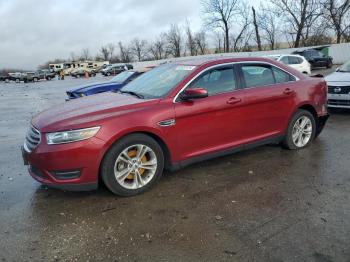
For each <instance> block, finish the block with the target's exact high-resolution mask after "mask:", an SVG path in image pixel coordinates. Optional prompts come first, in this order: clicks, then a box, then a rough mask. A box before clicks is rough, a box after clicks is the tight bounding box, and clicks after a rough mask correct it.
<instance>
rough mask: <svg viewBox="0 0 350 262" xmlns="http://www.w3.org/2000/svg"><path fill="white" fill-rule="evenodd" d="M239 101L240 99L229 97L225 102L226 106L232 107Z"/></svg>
mask: <svg viewBox="0 0 350 262" xmlns="http://www.w3.org/2000/svg"><path fill="white" fill-rule="evenodd" d="M241 101H242V99H240V98H236V97H231V98H230V99H229V100H227V104H229V105H234V104H237V103H239V102H241Z"/></svg>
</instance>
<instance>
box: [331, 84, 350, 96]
mask: <svg viewBox="0 0 350 262" xmlns="http://www.w3.org/2000/svg"><path fill="white" fill-rule="evenodd" d="M328 93H329V94H350V86H328Z"/></svg>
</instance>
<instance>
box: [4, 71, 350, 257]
mask: <svg viewBox="0 0 350 262" xmlns="http://www.w3.org/2000/svg"><path fill="white" fill-rule="evenodd" d="M94 81H101V77H97V78H91V79H89V80H86V79H78V80H75V79H68V80H65V81H57V80H56V81H51V82H41V83H29V84H23V83H21V84H14V83H11V84H3V83H1V84H0V110H1V117H0V130H1V133H0V147H1V151H0V261H99V260H100V261H319V262H330V261H334V262H335V261H337V262H338V261H340V262H342V261H344V262H349V261H350V199H349V198H350V174H349V173H350V171H349V169H350V157H349V152H350V136H349V131H350V112H349V111H339V112H335V113H334V114H332V116H331V118H330V120H329V122H328V125H327V126H326V128H325V130H324V132H323V133H322V134H321V136H320V137H319V138H318V139H317V140H316V141H315V142H314V143H313V145H312V146H311V147H309V148H307V149H305V150H301V151H287V150H284V149H282V148H280V147H278V146H264V147H260V148H256V149H253V150H249V151H245V152H241V153H237V154H233V155H230V156H227V157H223V158H218V159H214V160H211V161H206V162H203V163H199V164H195V165H192V166H189V167H187V168H185V169H182V170H180V171H177V172H174V173H166V174H165V175H164V176H163V178H162V179H161V181H160V182H159V183H158V184H157V185H156V186H155V187H154V188H153V189H152V190H151V191H149V192H147V193H145V194H143V195H140V196H136V197H132V198H120V197H116V196H114V195H112V194H111V193H109V191H107V190H106V189H105V188H103V187H102V188H100V189H99V190H97V191H94V192H85V193H78V192H75V193H74V192H63V191H59V190H53V189H47V188H46V187H44V186H41V185H40V184H39V183H37V182H35V181H34V180H33V179H32V178H31V177H29V175H28V174H27V171H26V168H25V167H24V166H23V164H22V159H21V153H20V146H21V145H22V142H23V139H24V136H25V133H26V130H27V128H28V125H29V121H30V118H31V116H32V115H33V114H35V113H36V112H38V111H40V110H42V109H45V108H47V107H49V106H51V105H53V104H58V103H62V102H63V101H64V98H65V94H64V91H65V90H67V89H69V88H70V87H74V86H77V85H80V84H83V83H87V82H94Z"/></svg>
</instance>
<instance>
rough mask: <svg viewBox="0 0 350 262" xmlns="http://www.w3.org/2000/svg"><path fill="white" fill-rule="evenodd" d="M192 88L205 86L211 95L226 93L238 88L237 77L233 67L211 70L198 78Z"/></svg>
mask: <svg viewBox="0 0 350 262" xmlns="http://www.w3.org/2000/svg"><path fill="white" fill-rule="evenodd" d="M190 88H204V89H205V90H207V91H208V94H209V95H213V94H219V93H225V92H229V91H232V90H234V89H236V79H235V75H234V71H233V68H232V67H223V68H218V69H213V70H210V71H209V72H207V73H205V74H204V75H202V76H200V77H199V78H197V79H196V80H195V81H194V82H193V83H192V84H191V85H190Z"/></svg>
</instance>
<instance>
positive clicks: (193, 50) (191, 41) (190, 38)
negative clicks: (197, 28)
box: [186, 21, 198, 56]
mask: <svg viewBox="0 0 350 262" xmlns="http://www.w3.org/2000/svg"><path fill="white" fill-rule="evenodd" d="M186 38H187V39H186V46H187V48H188V50H189V52H190V55H191V56H196V55H197V54H198V50H197V44H196V39H195V37H194V35H193V33H192V30H191V25H190V23H189V21H187V23H186Z"/></svg>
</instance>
